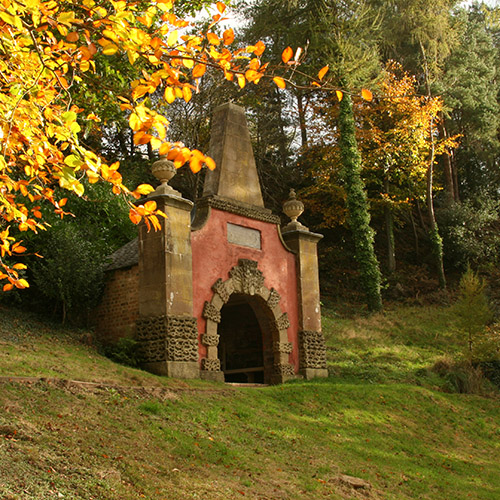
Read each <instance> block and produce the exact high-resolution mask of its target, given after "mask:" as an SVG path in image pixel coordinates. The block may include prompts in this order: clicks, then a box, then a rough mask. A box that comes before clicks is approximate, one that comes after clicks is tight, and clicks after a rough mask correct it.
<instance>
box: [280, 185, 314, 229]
mask: <svg viewBox="0 0 500 500" xmlns="http://www.w3.org/2000/svg"><path fill="white" fill-rule="evenodd" d="M303 211H304V204H303V203H302V202H301V201H300V200H297V195H296V194H295V190H294V189H290V194H289V198H288V200H287V201H285V203H283V212H284V213H285V215H287V216H288V217H290V219H291V221H290V222H289V223H288V224H287V225H286V226H285V227H284V228H283V231H284V232H287V231H293V230H303V231H304V230H305V231H309V230H308V229H307V227H306V226H304V225H302V224H301V223H300V222H299V221H298V220H297V218H298V217H300V215H301V214H302V212H303Z"/></svg>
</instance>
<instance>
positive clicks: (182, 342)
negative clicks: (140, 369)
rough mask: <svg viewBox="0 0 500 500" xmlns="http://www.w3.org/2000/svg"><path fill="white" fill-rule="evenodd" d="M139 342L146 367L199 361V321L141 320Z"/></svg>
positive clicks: (163, 317)
mask: <svg viewBox="0 0 500 500" xmlns="http://www.w3.org/2000/svg"><path fill="white" fill-rule="evenodd" d="M136 338H137V341H138V342H139V345H140V348H139V349H140V358H141V361H142V362H143V363H154V362H158V361H198V330H197V328H196V319H195V318H189V317H184V316H156V317H152V318H141V319H139V320H138V321H137V334H136Z"/></svg>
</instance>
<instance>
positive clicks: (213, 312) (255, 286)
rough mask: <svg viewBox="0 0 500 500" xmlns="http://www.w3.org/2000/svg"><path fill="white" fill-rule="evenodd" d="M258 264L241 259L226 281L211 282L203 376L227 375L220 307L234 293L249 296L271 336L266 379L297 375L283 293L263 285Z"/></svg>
mask: <svg viewBox="0 0 500 500" xmlns="http://www.w3.org/2000/svg"><path fill="white" fill-rule="evenodd" d="M257 265H258V263H257V262H256V261H253V260H249V259H240V260H239V261H238V265H237V266H235V267H233V268H232V269H231V271H229V278H228V279H227V280H226V281H223V280H222V279H221V278H219V279H218V280H217V281H216V282H215V283H214V284H213V286H212V290H213V292H214V295H213V296H212V299H211V301H210V302H205V306H204V308H203V317H204V318H205V319H206V322H207V323H206V330H205V333H204V334H203V335H202V338H201V341H202V343H203V344H204V345H205V346H206V347H207V356H206V358H203V359H202V360H201V374H202V377H203V378H211V379H218V380H223V379H224V374H223V372H222V371H221V365H220V360H219V355H218V345H219V340H220V337H219V334H218V332H217V329H218V325H219V323H220V321H221V309H222V307H223V306H224V305H225V304H227V303H228V302H229V299H230V298H231V296H232V295H233V294H237V295H240V296H244V297H246V298H247V299H248V302H249V303H250V304H251V305H252V307H253V309H254V312H255V313H256V316H257V319H258V321H259V324H260V327H261V329H262V330H263V333H264V334H265V335H267V336H268V337H269V336H270V337H271V342H272V348H271V349H272V358H273V359H272V361H273V363H272V368H271V371H270V373H269V374H267V376H266V379H267V381H268V382H270V383H272V384H278V383H281V382H284V381H285V380H288V379H290V378H293V377H294V376H295V372H294V368H293V365H291V364H290V363H289V354H290V353H291V352H292V344H291V342H289V341H288V335H287V329H288V328H289V327H290V321H289V320H288V315H287V313H286V312H283V311H282V309H281V305H280V300H281V296H280V294H279V293H278V292H277V291H276V290H275V289H274V288H271V289H269V288H267V287H265V286H264V275H263V274H262V272H261V271H260V270H259V269H258V268H257Z"/></svg>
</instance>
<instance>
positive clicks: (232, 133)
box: [203, 103, 264, 207]
mask: <svg viewBox="0 0 500 500" xmlns="http://www.w3.org/2000/svg"><path fill="white" fill-rule="evenodd" d="M209 155H210V156H211V157H212V158H213V159H214V160H215V163H216V168H215V170H213V171H211V172H207V176H206V178H205V186H204V189H203V196H204V197H205V196H214V195H215V196H218V197H221V198H226V199H230V200H233V201H236V202H238V203H243V204H247V205H254V206H257V207H264V202H263V200H262V193H261V190H260V183H259V176H258V174H257V167H256V166H255V158H254V156H253V150H252V144H251V142H250V133H249V131H248V126H247V120H246V117H245V112H244V109H243V108H242V107H240V106H237V105H236V104H233V103H227V104H223V105H222V106H219V107H218V108H217V109H216V110H215V111H214V115H213V121H212V135H211V138H210V151H209Z"/></svg>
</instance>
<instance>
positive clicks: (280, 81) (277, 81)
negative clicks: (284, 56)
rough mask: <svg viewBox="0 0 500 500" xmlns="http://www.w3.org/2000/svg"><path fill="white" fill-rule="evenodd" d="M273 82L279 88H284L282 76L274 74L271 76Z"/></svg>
mask: <svg viewBox="0 0 500 500" xmlns="http://www.w3.org/2000/svg"><path fill="white" fill-rule="evenodd" d="M273 82H274V83H275V84H276V85H277V86H278V87H279V88H280V89H284V88H285V87H286V83H285V80H283V78H281V76H275V77H274V78H273Z"/></svg>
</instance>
